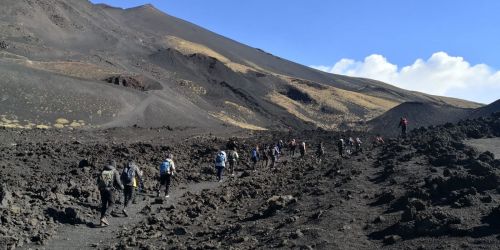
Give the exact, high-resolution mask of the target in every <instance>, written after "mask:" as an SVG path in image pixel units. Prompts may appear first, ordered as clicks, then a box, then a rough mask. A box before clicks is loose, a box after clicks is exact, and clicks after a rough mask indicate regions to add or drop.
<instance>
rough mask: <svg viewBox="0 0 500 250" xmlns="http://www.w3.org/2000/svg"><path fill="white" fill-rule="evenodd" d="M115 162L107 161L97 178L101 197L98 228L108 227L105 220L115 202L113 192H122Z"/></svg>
mask: <svg viewBox="0 0 500 250" xmlns="http://www.w3.org/2000/svg"><path fill="white" fill-rule="evenodd" d="M115 166H116V162H115V161H113V160H109V161H108V162H107V164H106V165H105V166H104V169H103V170H102V171H101V173H100V175H99V176H98V178H97V186H98V188H99V193H100V195H101V219H100V223H99V226H108V225H109V222H108V220H107V219H106V216H107V212H108V210H111V209H112V207H113V204H114V202H115V199H114V190H115V189H120V190H123V184H122V182H121V180H120V174H119V173H118V171H116V167H115Z"/></svg>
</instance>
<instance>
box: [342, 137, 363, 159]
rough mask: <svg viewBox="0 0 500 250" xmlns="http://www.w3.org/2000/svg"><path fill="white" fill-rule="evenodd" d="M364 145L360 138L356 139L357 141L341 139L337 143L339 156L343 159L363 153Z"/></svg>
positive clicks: (350, 138)
mask: <svg viewBox="0 0 500 250" xmlns="http://www.w3.org/2000/svg"><path fill="white" fill-rule="evenodd" d="M362 144H363V143H362V142H361V139H360V138H359V137H356V139H353V138H352V137H349V138H348V139H346V140H344V139H342V138H340V139H339V141H338V142H337V148H338V150H339V155H340V156H341V157H346V156H349V155H352V154H355V153H360V152H363V148H362Z"/></svg>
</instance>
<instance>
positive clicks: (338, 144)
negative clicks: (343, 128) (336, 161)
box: [337, 138, 345, 157]
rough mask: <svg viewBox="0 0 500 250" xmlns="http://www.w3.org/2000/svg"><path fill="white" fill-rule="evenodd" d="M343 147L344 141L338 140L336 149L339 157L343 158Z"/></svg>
mask: <svg viewBox="0 0 500 250" xmlns="http://www.w3.org/2000/svg"><path fill="white" fill-rule="evenodd" d="M344 147H345V142H344V139H342V138H340V139H339V141H338V142H337V148H338V150H339V155H340V157H344Z"/></svg>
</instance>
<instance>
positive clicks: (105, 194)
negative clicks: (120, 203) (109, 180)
mask: <svg viewBox="0 0 500 250" xmlns="http://www.w3.org/2000/svg"><path fill="white" fill-rule="evenodd" d="M100 193H101V219H102V218H104V217H106V214H107V211H108V210H111V208H112V207H113V204H114V203H115V199H114V197H113V190H112V189H109V188H105V189H101V190H100Z"/></svg>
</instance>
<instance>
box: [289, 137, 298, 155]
mask: <svg viewBox="0 0 500 250" xmlns="http://www.w3.org/2000/svg"><path fill="white" fill-rule="evenodd" d="M295 149H297V141H295V139H292V141H290V155H291V156H292V157H293V156H294V155H295Z"/></svg>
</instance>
